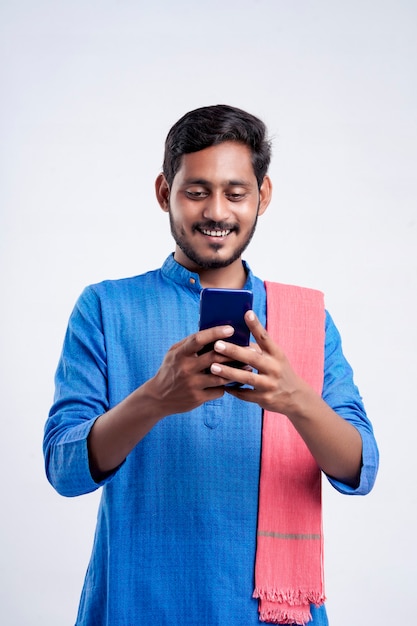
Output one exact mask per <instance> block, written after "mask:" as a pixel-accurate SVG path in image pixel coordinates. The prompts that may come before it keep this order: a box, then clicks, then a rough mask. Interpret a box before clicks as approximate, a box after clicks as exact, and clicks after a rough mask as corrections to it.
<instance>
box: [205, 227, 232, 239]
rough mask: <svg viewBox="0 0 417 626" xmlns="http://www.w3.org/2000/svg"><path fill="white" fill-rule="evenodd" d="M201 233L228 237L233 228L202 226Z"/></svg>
mask: <svg viewBox="0 0 417 626" xmlns="http://www.w3.org/2000/svg"><path fill="white" fill-rule="evenodd" d="M199 230H200V233H202V234H203V235H207V236H209V237H227V235H229V234H230V233H231V232H232V231H231V229H225V230H217V229H208V228H200V229H199Z"/></svg>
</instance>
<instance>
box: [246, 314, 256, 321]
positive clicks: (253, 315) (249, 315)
mask: <svg viewBox="0 0 417 626" xmlns="http://www.w3.org/2000/svg"><path fill="white" fill-rule="evenodd" d="M247 318H248V320H249V321H250V322H253V320H254V319H255V314H254V312H253V311H248V312H247Z"/></svg>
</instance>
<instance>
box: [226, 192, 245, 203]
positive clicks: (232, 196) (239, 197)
mask: <svg viewBox="0 0 417 626" xmlns="http://www.w3.org/2000/svg"><path fill="white" fill-rule="evenodd" d="M226 197H227V198H228V199H229V200H230V201H231V202H239V201H240V200H243V199H244V198H245V197H246V193H244V192H241V193H238V192H233V193H228V194H226Z"/></svg>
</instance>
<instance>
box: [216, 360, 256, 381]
mask: <svg viewBox="0 0 417 626" xmlns="http://www.w3.org/2000/svg"><path fill="white" fill-rule="evenodd" d="M210 371H211V373H212V374H215V376H216V377H219V378H221V379H223V380H225V381H226V382H225V383H223V384H227V383H231V382H234V383H239V384H241V385H249V386H251V387H253V386H254V385H255V381H256V374H255V373H254V372H253V370H252V369H251V368H250V369H246V368H243V369H241V368H239V367H231V366H230V365H227V364H226V363H212V365H211V367H210Z"/></svg>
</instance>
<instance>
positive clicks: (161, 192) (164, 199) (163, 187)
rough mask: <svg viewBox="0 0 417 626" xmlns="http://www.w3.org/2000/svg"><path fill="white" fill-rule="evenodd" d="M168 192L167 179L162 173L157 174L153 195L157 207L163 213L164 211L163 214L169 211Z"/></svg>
mask: <svg viewBox="0 0 417 626" xmlns="http://www.w3.org/2000/svg"><path fill="white" fill-rule="evenodd" d="M169 191H170V189H169V185H168V183H167V179H166V178H165V176H164V175H163V174H162V173H161V174H159V176H158V177H157V179H156V181H155V193H156V199H157V200H158V202H159V206H160V207H161V209H162V210H163V211H165V213H168V211H169Z"/></svg>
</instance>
